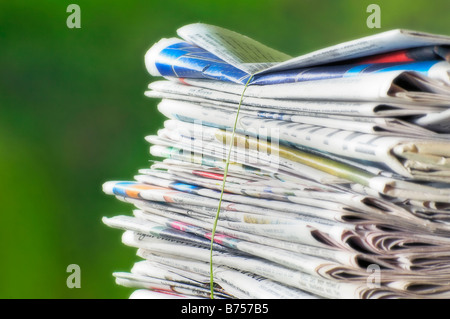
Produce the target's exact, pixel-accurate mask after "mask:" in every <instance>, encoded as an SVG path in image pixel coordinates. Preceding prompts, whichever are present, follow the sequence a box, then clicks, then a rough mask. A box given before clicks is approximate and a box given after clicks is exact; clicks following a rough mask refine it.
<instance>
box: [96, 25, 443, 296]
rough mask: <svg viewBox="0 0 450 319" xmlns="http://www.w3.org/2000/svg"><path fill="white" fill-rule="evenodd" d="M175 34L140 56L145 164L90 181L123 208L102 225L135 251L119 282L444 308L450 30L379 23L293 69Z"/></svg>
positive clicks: (221, 35) (146, 290)
mask: <svg viewBox="0 0 450 319" xmlns="http://www.w3.org/2000/svg"><path fill="white" fill-rule="evenodd" d="M178 35H179V36H180V38H170V39H162V40H161V41H159V42H158V43H156V44H155V45H154V46H153V47H152V48H150V50H149V51H148V52H147V54H146V56H145V62H146V66H147V69H148V71H149V72H150V74H151V75H153V76H159V77H162V78H163V79H162V80H158V81H154V82H152V83H151V84H150V85H149V90H148V91H147V92H145V94H146V95H147V96H148V97H151V98H158V99H162V101H161V102H160V103H159V105H158V110H159V111H160V112H161V113H162V114H164V115H165V116H166V117H167V118H168V119H167V121H166V122H165V123H164V127H163V128H161V129H160V130H159V131H158V133H157V135H156V136H147V137H146V140H147V141H148V142H149V143H150V144H151V146H150V153H151V154H152V155H153V157H155V158H161V161H152V164H151V166H150V168H144V169H141V170H139V175H137V176H135V178H134V180H133V181H112V182H106V183H105V184H104V185H103V190H104V192H105V193H107V194H111V195H115V196H116V197H117V198H118V199H120V200H122V201H125V202H128V203H131V204H133V205H134V207H135V208H136V209H135V210H134V212H133V216H114V217H111V218H106V217H105V218H104V219H103V221H104V223H105V224H107V225H108V226H111V227H114V228H119V229H122V230H125V232H124V234H123V238H122V240H123V243H124V244H125V245H129V246H132V247H136V248H138V252H137V253H138V255H139V256H140V257H142V261H139V262H137V263H136V264H135V265H134V266H133V268H132V269H131V271H130V272H117V273H114V276H115V277H116V282H117V283H118V284H120V285H124V286H127V287H133V288H136V289H137V290H136V291H135V292H134V293H133V294H132V297H134V298H166V297H171V298H176V297H189V298H194V297H206V298H209V297H211V296H213V297H214V298H448V297H450V139H449V137H450V134H449V133H450V64H449V63H448V61H449V60H450V37H446V36H441V35H433V34H428V33H420V32H414V31H407V30H392V31H388V32H383V33H379V34H376V35H372V36H369V37H365V38H361V39H357V40H353V41H350V42H345V43H341V44H338V45H335V46H331V47H328V48H325V49H321V50H318V51H315V52H312V53H308V54H306V55H301V56H299V57H295V58H292V57H290V56H288V55H286V54H284V53H281V52H279V51H276V50H274V49H271V48H269V47H267V46H265V45H263V44H261V43H259V42H257V41H255V40H252V39H250V38H248V37H245V36H243V35H240V34H237V33H235V32H232V31H229V30H226V29H223V28H219V27H215V26H211V25H205V24H191V25H187V26H184V27H182V28H181V29H179V30H178ZM217 216H218V218H217V219H216V217H217ZM212 242H213V243H212ZM211 272H212V273H211ZM211 279H212V281H213V283H211V282H210V280H211Z"/></svg>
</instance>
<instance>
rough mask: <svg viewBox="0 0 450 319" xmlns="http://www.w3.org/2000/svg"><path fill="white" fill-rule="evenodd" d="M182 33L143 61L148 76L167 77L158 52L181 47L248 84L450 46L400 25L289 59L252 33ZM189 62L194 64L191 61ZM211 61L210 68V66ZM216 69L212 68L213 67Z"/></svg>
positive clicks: (192, 29)
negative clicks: (258, 77)
mask: <svg viewBox="0 0 450 319" xmlns="http://www.w3.org/2000/svg"><path fill="white" fill-rule="evenodd" d="M178 35H179V36H180V37H181V38H183V39H184V40H185V41H182V40H180V39H175V38H171V39H163V40H162V41H160V42H158V43H157V44H155V46H154V47H152V48H151V49H150V50H149V51H148V53H147V54H146V58H145V61H146V66H147V69H148V70H149V72H150V74H152V75H154V76H160V75H163V76H167V74H164V71H167V70H168V68H167V67H165V65H166V64H165V63H166V61H167V58H165V59H162V60H163V61H164V62H163V63H161V64H160V62H159V61H158V60H157V58H158V56H160V55H165V56H168V57H169V58H171V57H172V56H175V59H178V58H180V57H182V56H183V55H185V54H186V53H185V52H183V50H186V51H187V53H188V56H189V55H190V56H189V57H188V58H193V59H195V60H196V61H198V62H197V63H198V64H201V63H202V62H201V61H202V60H207V61H208V62H219V63H218V64H219V65H220V66H219V68H220V67H221V68H227V70H228V71H229V72H223V71H222V70H221V71H220V73H221V74H224V73H226V74H227V76H230V75H231V76H232V77H233V78H234V80H235V81H236V80H238V79H239V76H240V77H241V81H240V82H241V83H245V82H246V79H248V76H249V75H250V74H258V73H269V72H275V71H280V70H290V69H298V68H301V67H310V66H314V65H320V64H327V63H331V62H336V61H342V60H349V59H354V58H358V57H363V56H370V55H375V54H380V53H385V52H391V51H395V50H400V49H408V48H414V47H424V46H430V45H448V44H450V38H449V37H447V36H440V35H432V34H427V33H419V32H416V31H409V30H399V29H398V30H391V31H388V32H383V33H380V34H377V35H373V36H369V37H365V38H361V39H356V40H353V41H349V42H345V43H341V44H338V45H335V46H331V47H328V48H324V49H321V50H318V51H315V52H311V53H309V54H306V55H302V56H299V57H296V58H290V57H289V56H288V55H286V54H284V53H282V52H279V51H277V50H274V49H272V48H269V47H267V46H265V45H263V44H261V43H259V42H258V41H255V40H253V39H251V38H249V37H246V36H243V35H240V34H238V33H236V32H233V31H230V30H226V29H224V28H220V27H216V26H212V25H206V24H201V23H197V24H191V25H187V26H184V27H182V28H180V29H178ZM170 46H173V47H174V48H173V49H170V48H169V49H168V50H167V51H169V52H167V53H166V52H163V53H161V52H162V51H164V49H166V47H170ZM180 49H181V50H180ZM177 51H181V52H177ZM190 53H193V54H192V55H191V54H190ZM190 64H192V63H188V65H190ZM207 65H208V68H209V65H210V64H207ZM213 65H214V64H213ZM183 66H184V65H183ZM181 68H183V67H181ZM212 68H213V69H214V68H215V65H214V66H213V67H212ZM161 70H163V71H161ZM161 72H163V73H161ZM204 73H205V76H209V77H211V73H212V76H214V70H213V71H210V70H206V71H205V72H204ZM233 73H236V74H237V75H234V74H233ZM239 73H240V74H239ZM181 77H182V76H181ZM242 78H244V79H242Z"/></svg>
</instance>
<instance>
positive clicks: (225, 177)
mask: <svg viewBox="0 0 450 319" xmlns="http://www.w3.org/2000/svg"><path fill="white" fill-rule="evenodd" d="M252 78H253V74H251V75H250V77H249V78H248V80H247V83H245V86H244V89H243V90H242V94H241V98H240V99H239V105H238V108H237V111H236V117H235V120H234V125H233V131H232V133H231V139H230V146H229V147H228V152H227V158H226V162H225V169H224V172H223V179H222V187H221V190H220V198H219V205H218V206H217V211H216V216H215V218H214V224H213V228H212V231H211V246H210V253H209V265H210V270H209V273H210V278H209V286H210V290H211V299H214V272H213V244H214V236H215V234H216V228H217V223H218V221H219V214H220V209H221V207H222V198H223V193H224V192H225V183H226V180H227V175H228V166H229V165H230V157H231V151H232V149H233V144H234V135H235V133H236V126H237V121H238V119H239V111H240V109H241V105H242V100H243V99H244V94H245V90H246V89H247V87H248V85H249V84H250V81H251V80H252Z"/></svg>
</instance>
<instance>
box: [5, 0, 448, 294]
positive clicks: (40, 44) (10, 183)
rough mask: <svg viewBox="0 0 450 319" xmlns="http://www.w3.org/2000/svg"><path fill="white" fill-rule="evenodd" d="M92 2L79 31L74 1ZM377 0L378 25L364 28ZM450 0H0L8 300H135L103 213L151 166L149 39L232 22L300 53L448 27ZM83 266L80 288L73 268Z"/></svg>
mask: <svg viewBox="0 0 450 319" xmlns="http://www.w3.org/2000/svg"><path fill="white" fill-rule="evenodd" d="M71 3H76V4H78V5H79V6H80V7H81V29H68V28H67V26H66V19H67V17H68V15H69V13H67V12H66V8H67V6H68V5H69V4H71ZM370 3H376V4H379V5H380V6H381V26H382V28H381V30H379V29H369V28H368V27H367V26H366V19H367V17H368V15H369V14H368V13H366V8H367V6H368V5H369V4H370ZM449 12H450V1H448V0H442V1H439V0H433V1H429V0H427V1H422V0H414V1H410V0H404V1H403V0H402V1H400V0H397V1H394V0H387V1H384V0H383V1H381V0H379V1H374V0H373V1H361V0H354V1H350V0H341V1H337V0H330V1H324V0H303V1H301V0H292V1H290V0H283V1H281V0H277V1H275V0H273V1H269V0H252V1H244V0H241V1H231V0H214V1H203V0H189V1H186V0H166V1H149V0H147V1H111V0H109V1H106V0H98V1H94V0H89V1H84V0H71V1H63V0H54V1H48V0H47V1H46V0H42V1H30V0H26V1H5V0H2V1H1V2H0V177H1V183H0V198H1V205H0V209H1V211H0V216H1V217H0V226H1V230H0V245H1V246H0V248H1V250H0V256H1V257H0V258H1V262H0V298H127V297H128V296H129V295H130V293H131V289H127V288H123V287H119V286H116V285H115V283H114V279H113V277H112V275H111V273H112V272H113V271H118V270H124V271H126V270H129V269H130V267H131V266H132V264H133V262H134V261H136V260H137V257H136V256H135V249H132V248H128V247H125V246H123V245H122V244H121V243H120V237H121V232H120V231H118V230H113V229H110V228H107V227H106V226H104V225H103V224H102V222H101V217H102V216H113V215H116V214H130V213H131V206H129V205H126V204H123V203H121V202H119V201H117V200H116V199H114V198H113V197H108V196H106V195H104V194H103V193H102V191H101V185H102V183H103V182H105V181H107V180H127V179H132V178H133V175H134V174H135V173H136V172H137V170H138V169H139V168H144V167H146V166H148V160H149V159H150V156H149V154H148V144H147V143H146V142H145V141H144V136H145V135H148V134H154V133H156V131H157V130H158V128H160V127H161V126H162V121H163V118H162V116H161V115H159V114H158V113H157V111H156V103H157V101H154V100H149V99H147V98H145V97H144V94H143V93H144V91H145V89H146V86H147V85H148V83H149V82H150V81H152V80H153V79H152V78H151V77H150V76H149V75H148V74H147V72H146V70H145V67H144V59H143V57H144V54H145V52H146V50H147V49H148V48H149V47H150V46H151V45H152V44H153V43H154V42H156V41H158V40H159V39H160V38H162V37H170V36H175V35H176V33H175V31H176V29H177V28H179V27H181V26H183V25H185V24H188V23H193V22H205V23H210V24H216V25H219V26H223V27H226V28H229V29H232V30H235V31H238V32H240V33H243V34H246V35H248V36H251V37H253V38H255V39H257V40H259V41H261V42H263V43H265V44H267V45H269V46H271V47H273V48H276V49H278V50H281V51H284V52H286V53H288V54H290V55H294V56H295V55H299V54H301V53H306V52H308V51H311V50H313V49H319V48H321V47H324V46H328V45H331V44H336V43H338V42H341V41H344V40H351V39H353V38H357V37H360V36H364V35H369V34H373V33H376V32H379V31H384V30H389V29H392V28H399V27H401V28H408V29H417V30H421V31H428V32H435V33H441V34H450V28H449V27H450V23H449V21H450V19H449V18H450V14H449ZM69 264H78V265H79V266H80V267H81V288H80V289H76V288H74V289H69V288H67V286H66V278H67V276H68V275H69V274H68V273H67V272H66V268H67V266H68V265H69Z"/></svg>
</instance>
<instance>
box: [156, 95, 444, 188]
mask: <svg viewBox="0 0 450 319" xmlns="http://www.w3.org/2000/svg"><path fill="white" fill-rule="evenodd" d="M158 109H159V110H160V112H162V113H163V114H164V115H166V116H167V117H169V118H172V119H178V120H180V119H181V120H183V121H185V122H191V123H193V124H194V125H195V123H201V124H202V125H204V126H213V127H218V128H222V129H228V130H230V129H231V128H232V125H233V124H234V119H233V113H232V112H227V111H225V110H221V109H215V108H206V107H202V106H199V105H196V104H193V103H187V102H180V101H171V100H163V101H162V102H161V103H160V104H159V105H158ZM180 125H182V124H180ZM184 127H186V125H184ZM180 130H181V129H180ZM192 130H197V131H198V128H195V126H194V127H193V129H192ZM236 130H237V131H238V132H241V133H243V134H247V135H248V134H249V135H253V136H255V135H257V136H258V137H261V138H266V139H267V138H270V137H275V138H278V139H279V140H280V143H282V142H285V143H289V144H291V145H296V146H299V147H307V148H313V149H316V150H319V151H322V152H327V153H332V154H336V155H340V156H344V157H351V158H355V159H358V160H363V161H370V162H380V163H383V164H384V165H387V166H388V167H389V168H390V169H391V170H392V171H394V172H396V173H398V174H400V175H402V176H405V177H411V178H416V179H427V177H428V178H429V180H434V176H430V175H431V174H428V173H427V171H429V169H427V167H426V165H433V170H439V175H440V176H439V177H436V180H441V181H445V180H446V177H445V176H447V175H448V172H447V168H446V166H447V165H448V164H447V161H448V159H447V157H448V156H449V155H448V154H447V153H446V151H445V150H447V149H450V144H449V143H448V141H446V140H445V139H435V140H433V139H431V138H429V139H425V138H421V137H415V138H411V137H406V136H395V135H384V136H379V135H377V134H369V133H366V134H364V133H361V132H355V131H351V128H350V129H349V130H343V129H339V128H332V127H326V126H318V125H314V124H303V123H288V122H284V121H281V120H272V119H260V118H258V117H253V116H247V115H240V117H239V119H238V121H237V127H236ZM183 131H186V130H183ZM203 131H204V132H203V134H204V135H206V134H207V132H206V131H207V130H206V128H203ZM183 133H184V134H186V133H185V132H183ZM275 134H276V135H275ZM413 152H414V154H413ZM420 152H423V153H424V154H420ZM449 154H450V153H449ZM405 159H407V160H409V161H408V162H406V164H407V165H409V167H405V165H404V163H403V161H404V160H405ZM421 170H422V172H421ZM435 175H437V174H435Z"/></svg>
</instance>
